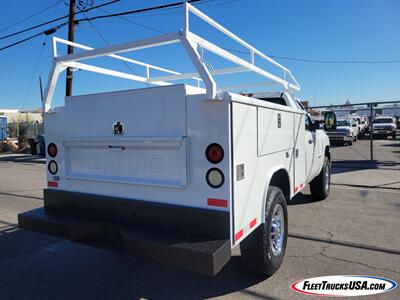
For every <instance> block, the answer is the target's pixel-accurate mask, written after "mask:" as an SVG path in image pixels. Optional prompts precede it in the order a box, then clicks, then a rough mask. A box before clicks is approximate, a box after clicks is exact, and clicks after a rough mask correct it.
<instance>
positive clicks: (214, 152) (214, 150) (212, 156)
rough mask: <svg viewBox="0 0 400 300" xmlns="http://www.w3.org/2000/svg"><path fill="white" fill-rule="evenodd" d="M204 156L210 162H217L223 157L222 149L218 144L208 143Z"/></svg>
mask: <svg viewBox="0 0 400 300" xmlns="http://www.w3.org/2000/svg"><path fill="white" fill-rule="evenodd" d="M206 157H207V159H208V161H209V162H210V163H213V164H217V163H219V162H221V161H222V160H223V159H224V149H222V147H221V145H219V144H216V143H213V144H210V145H208V147H207V149H206Z"/></svg>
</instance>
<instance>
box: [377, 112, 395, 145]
mask: <svg viewBox="0 0 400 300" xmlns="http://www.w3.org/2000/svg"><path fill="white" fill-rule="evenodd" d="M372 127H373V130H374V135H377V136H383V137H385V138H387V137H388V136H391V137H392V138H393V139H394V140H395V139H396V128H397V124H396V118H395V117H390V116H379V117H375V119H374V121H373V123H372Z"/></svg>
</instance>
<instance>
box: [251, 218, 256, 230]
mask: <svg viewBox="0 0 400 300" xmlns="http://www.w3.org/2000/svg"><path fill="white" fill-rule="evenodd" d="M256 224H257V218H254V219H253V220H252V221H251V222H250V228H253V227H254V225H256Z"/></svg>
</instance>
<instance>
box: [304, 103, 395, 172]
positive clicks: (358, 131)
mask: <svg viewBox="0 0 400 300" xmlns="http://www.w3.org/2000/svg"><path fill="white" fill-rule="evenodd" d="M327 111H334V112H335V114H336V116H337V129H336V130H334V131H327V134H328V136H329V139H330V142H331V156H332V163H333V164H336V165H338V164H340V166H343V167H346V166H349V167H355V166H360V167H365V168H369V167H370V168H374V167H376V166H377V165H379V166H381V167H382V166H384V167H388V168H392V169H394V170H400V101H394V102H377V103H361V104H353V105H351V104H345V105H329V106H318V107H309V108H308V112H309V114H310V115H311V117H312V118H313V119H314V121H315V122H317V123H318V124H320V127H321V128H323V123H324V115H325V112H327ZM399 175H400V174H399Z"/></svg>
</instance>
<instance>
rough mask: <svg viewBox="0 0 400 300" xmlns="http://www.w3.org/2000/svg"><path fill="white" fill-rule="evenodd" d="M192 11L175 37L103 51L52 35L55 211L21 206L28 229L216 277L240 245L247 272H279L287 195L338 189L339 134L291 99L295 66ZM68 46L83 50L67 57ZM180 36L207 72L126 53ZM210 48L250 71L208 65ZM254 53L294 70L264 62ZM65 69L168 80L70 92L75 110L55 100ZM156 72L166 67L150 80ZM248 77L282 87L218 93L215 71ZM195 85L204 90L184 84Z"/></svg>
mask: <svg viewBox="0 0 400 300" xmlns="http://www.w3.org/2000/svg"><path fill="white" fill-rule="evenodd" d="M184 7H185V18H184V20H186V21H185V24H184V29H183V31H181V32H178V33H171V34H167V35H162V36H157V37H154V38H148V39H144V40H139V41H133V42H128V43H126V44H122V45H116V46H109V47H106V48H102V49H92V48H90V47H87V46H84V45H80V44H77V43H71V42H68V41H65V40H61V39H58V38H55V39H54V48H53V49H54V56H55V57H54V60H53V61H54V66H53V69H52V71H51V73H50V76H49V83H48V85H47V88H46V93H45V100H44V104H43V105H44V106H43V109H44V121H45V128H46V146H47V157H46V166H47V186H48V187H47V189H45V190H44V208H39V209H35V210H33V211H29V212H25V213H22V214H20V215H19V216H18V221H19V226H20V227H22V228H26V229H31V230H35V231H39V232H43V233H48V234H51V235H57V236H61V237H63V238H67V239H71V240H75V241H85V240H86V239H87V238H90V237H93V236H95V237H97V238H109V239H114V240H117V241H119V243H120V245H122V246H123V247H124V248H125V251H126V253H128V254H130V255H139V256H143V257H147V258H151V259H155V260H157V261H160V262H165V263H169V264H171V265H174V266H177V267H181V268H184V269H187V270H191V271H194V272H199V273H203V274H208V275H215V274H217V273H218V272H219V271H220V270H221V269H222V267H223V266H224V265H225V264H226V263H227V262H228V261H229V259H230V257H231V250H232V249H233V248H235V247H237V246H239V245H240V249H241V255H242V259H243V262H244V264H245V265H246V266H247V267H248V268H249V269H251V270H254V271H255V272H259V273H263V274H268V275H271V274H273V273H274V272H276V271H277V270H278V268H279V267H280V265H281V263H282V260H283V257H284V254H285V249H286V243H287V234H288V214H287V207H286V203H287V202H288V201H290V200H291V199H292V198H293V197H294V196H295V195H296V194H298V193H299V192H300V191H301V190H302V189H303V188H304V187H305V186H306V184H310V189H311V194H312V195H313V197H315V198H316V199H325V198H326V197H327V196H328V194H329V190H330V146H329V139H328V137H327V136H326V134H325V133H324V131H323V130H316V129H315V126H314V125H313V123H312V122H311V120H310V117H309V116H308V115H307V114H306V112H305V111H304V110H303V109H302V108H301V107H299V105H298V104H297V102H296V101H295V100H294V99H293V93H294V92H295V91H298V90H300V86H299V84H298V83H297V81H296V80H295V78H294V76H293V75H292V74H291V72H290V71H289V70H288V69H286V68H285V67H284V66H282V65H280V64H278V63H277V62H275V61H274V60H272V59H271V58H269V57H268V56H266V55H264V54H263V53H261V52H259V51H258V50H257V49H255V48H254V47H252V46H250V45H249V44H247V43H246V42H244V41H243V40H242V39H240V38H238V37H237V36H235V35H234V34H233V33H231V32H230V31H228V30H227V29H226V28H224V27H222V26H221V25H219V24H218V23H216V22H215V21H213V20H211V19H210V18H209V17H208V16H206V15H204V14H203V13H202V12H200V11H199V10H197V9H196V8H194V7H193V6H192V5H190V4H188V3H187V2H186V3H185V6H184ZM190 12H191V13H193V14H195V15H197V16H198V17H200V18H201V19H202V20H204V21H205V22H207V23H209V24H210V25H212V26H213V27H215V28H216V29H218V30H220V31H221V32H222V33H224V34H227V35H228V36H229V37H230V38H232V39H233V40H235V41H236V42H238V43H240V44H241V45H242V46H244V47H246V48H247V49H248V50H249V53H251V55H253V58H251V60H250V61H249V62H247V61H245V60H243V59H241V58H239V57H237V56H235V54H233V53H229V52H227V50H223V49H222V48H219V47H218V46H217V45H215V44H213V43H211V42H209V41H207V40H205V39H203V38H201V37H199V36H197V35H195V34H194V33H192V32H191V31H189V26H188V23H187V22H188V20H189V16H188V14H189V13H190ZM58 43H62V44H67V45H73V46H74V47H75V48H79V49H83V50H85V51H81V52H77V53H74V54H68V55H63V56H57V44H58ZM171 43H182V44H183V48H184V49H185V51H186V52H187V53H188V57H189V58H190V60H191V62H192V63H193V65H194V66H195V68H196V70H197V72H195V73H187V74H182V73H178V72H176V71H172V70H169V69H165V68H161V67H158V66H155V65H150V64H147V63H144V62H138V61H136V60H132V59H130V58H126V57H121V56H120V55H119V54H118V53H122V52H128V51H130V50H135V49H145V48H150V47H157V46H162V45H167V44H171ZM200 48H202V49H204V50H208V51H211V52H213V53H214V54H216V55H218V56H219V57H221V58H222V59H226V60H229V61H230V62H231V63H234V64H237V65H239V66H240V67H239V68H227V69H215V70H213V72H210V71H209V70H208V67H207V63H206V62H205V61H204V59H203V56H202V55H200V54H199V53H198V51H199V49H200ZM101 56H108V57H111V58H115V59H123V60H124V61H127V62H130V63H133V64H136V65H139V66H143V67H144V71H145V73H146V77H142V76H139V75H132V74H128V73H122V72H119V71H118V72H117V71H114V70H109V69H106V68H99V67H96V66H92V65H87V64H86V63H83V62H82V61H83V60H85V59H89V58H94V57H101ZM254 56H257V59H263V60H265V61H266V62H267V63H269V64H273V65H274V66H276V67H278V68H279V69H281V70H282V71H283V72H282V74H286V75H285V76H284V75H282V77H278V76H276V75H273V74H271V73H269V72H268V71H266V70H264V69H261V67H259V66H257V65H255V63H254V62H255V61H257V60H254ZM89 62H93V60H89ZM66 67H73V68H77V69H79V70H87V71H92V72H97V73H101V74H106V75H110V76H116V77H120V78H125V79H131V80H135V81H140V82H147V83H152V84H154V85H157V86H156V87H149V88H143V89H134V90H125V91H118V92H107V93H100V94H89V95H81V96H72V97H66V98H65V105H64V106H62V107H57V108H52V107H51V103H52V98H53V93H54V87H55V85H56V82H57V78H58V75H59V73H60V72H61V71H62V69H65V68H66ZM154 70H157V73H159V71H162V72H166V73H169V74H168V75H166V76H160V77H152V76H150V75H151V73H152V72H153V71H154ZM249 71H251V72H254V73H256V74H258V75H261V76H263V77H264V79H266V78H267V79H269V80H271V81H272V82H273V83H274V84H276V85H278V86H281V87H282V91H281V92H278V93H262V94H252V95H239V94H236V93H233V92H231V91H230V90H232V89H234V87H230V88H229V89H228V88H225V89H224V88H223V87H220V86H218V88H217V85H216V83H215V80H214V77H213V76H216V75H222V74H230V73H240V72H249ZM184 79H188V80H190V81H192V80H194V81H195V82H198V81H199V82H201V83H202V84H204V86H205V88H200V87H197V86H193V85H188V84H173V81H174V80H184ZM287 80H290V82H289V81H287ZM256 85H257V84H256ZM242 88H243V85H241V84H239V85H237V86H236V89H242ZM65 120H68V122H66V121H65Z"/></svg>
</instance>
